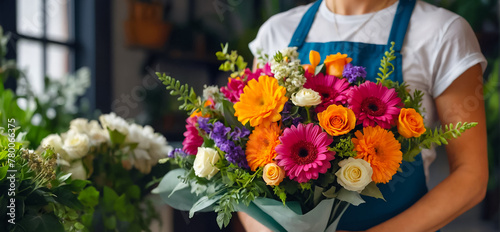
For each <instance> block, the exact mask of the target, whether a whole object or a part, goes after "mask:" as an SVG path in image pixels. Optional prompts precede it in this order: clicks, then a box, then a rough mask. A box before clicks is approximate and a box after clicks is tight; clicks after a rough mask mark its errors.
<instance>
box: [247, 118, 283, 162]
mask: <svg viewBox="0 0 500 232" xmlns="http://www.w3.org/2000/svg"><path fill="white" fill-rule="evenodd" d="M280 135H281V129H280V127H279V126H278V123H272V124H271V126H264V125H259V126H257V127H255V129H254V130H253V131H252V134H251V135H250V136H249V137H248V138H249V140H248V142H247V149H246V151H245V155H246V157H247V161H248V166H250V169H251V170H252V171H255V170H257V168H258V167H264V166H265V165H266V164H268V163H272V162H273V159H274V157H276V154H278V153H276V151H275V150H274V148H275V147H276V146H278V145H279V144H280V140H279V137H280Z"/></svg>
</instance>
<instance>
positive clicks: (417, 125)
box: [398, 108, 425, 138]
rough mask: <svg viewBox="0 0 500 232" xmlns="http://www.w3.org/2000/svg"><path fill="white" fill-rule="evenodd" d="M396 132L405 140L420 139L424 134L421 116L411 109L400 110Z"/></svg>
mask: <svg viewBox="0 0 500 232" xmlns="http://www.w3.org/2000/svg"><path fill="white" fill-rule="evenodd" d="M398 132H399V134H400V135H402V136H403V137H405V138H412V137H420V135H422V134H423V133H424V132H425V126H424V119H423V118H422V115H420V114H419V113H417V111H415V109H412V108H409V109H406V108H403V109H401V112H400V113H399V118H398Z"/></svg>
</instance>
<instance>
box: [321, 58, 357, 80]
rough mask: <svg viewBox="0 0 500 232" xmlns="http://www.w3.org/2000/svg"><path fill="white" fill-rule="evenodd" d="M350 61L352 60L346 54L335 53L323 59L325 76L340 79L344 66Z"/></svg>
mask: <svg viewBox="0 0 500 232" xmlns="http://www.w3.org/2000/svg"><path fill="white" fill-rule="evenodd" d="M351 61H352V58H350V57H347V54H340V52H339V53H337V54H335V55H329V56H327V57H326V59H325V62H324V63H325V66H326V74H328V75H334V76H336V77H341V76H342V72H343V71H344V66H345V65H346V64H348V63H350V62H351Z"/></svg>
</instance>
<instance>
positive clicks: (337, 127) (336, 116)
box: [318, 105, 356, 136]
mask: <svg viewBox="0 0 500 232" xmlns="http://www.w3.org/2000/svg"><path fill="white" fill-rule="evenodd" d="M318 120H319V125H320V126H321V127H322V128H323V129H324V130H325V131H326V133H328V134H329V135H332V136H338V135H343V134H347V133H348V132H349V131H351V130H352V129H354V127H355V126H356V116H354V112H353V111H352V110H351V109H349V108H345V107H343V106H339V105H330V106H328V108H326V110H324V111H323V112H321V113H319V114H318Z"/></svg>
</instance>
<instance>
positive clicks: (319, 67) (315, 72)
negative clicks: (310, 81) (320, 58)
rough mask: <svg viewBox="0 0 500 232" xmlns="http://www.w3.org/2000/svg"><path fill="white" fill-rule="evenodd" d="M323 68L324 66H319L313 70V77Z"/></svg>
mask: <svg viewBox="0 0 500 232" xmlns="http://www.w3.org/2000/svg"><path fill="white" fill-rule="evenodd" d="M324 66H325V64H324V63H323V64H320V65H318V66H316V69H315V70H314V75H318V73H320V72H321V70H323V67H324Z"/></svg>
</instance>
